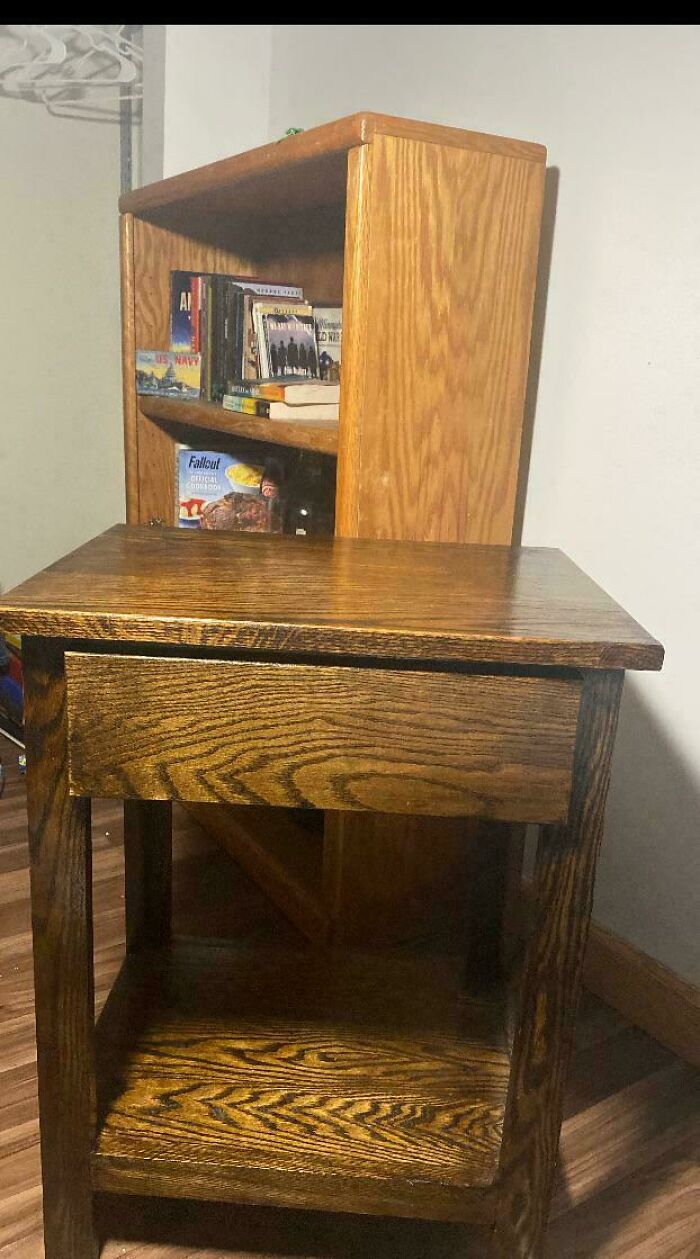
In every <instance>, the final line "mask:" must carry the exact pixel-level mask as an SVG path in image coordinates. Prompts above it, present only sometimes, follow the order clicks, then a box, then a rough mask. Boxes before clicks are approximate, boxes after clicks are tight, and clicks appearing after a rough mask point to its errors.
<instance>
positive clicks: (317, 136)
mask: <svg viewBox="0 0 700 1259" xmlns="http://www.w3.org/2000/svg"><path fill="white" fill-rule="evenodd" d="M376 135H391V136H396V137H398V138H405V139H415V140H423V141H426V142H427V143H432V144H442V145H449V146H450V147H458V148H465V149H474V150H476V151H478V152H485V153H494V154H500V155H502V156H506V157H515V158H521V159H523V160H525V161H530V162H538V163H543V162H544V161H545V160H546V155H547V151H546V149H545V148H544V147H543V146H542V145H541V144H533V143H530V142H528V141H524V140H511V139H508V138H506V137H503V136H492V135H483V134H481V133H480V132H476V131H464V130H462V129H461V128H458V127H443V126H439V125H437V124H435V123H424V122H415V121H413V120H411V119H408V118H393V117H390V116H389V115H387V114H374V113H359V114H352V115H350V116H349V117H347V118H341V119H338V120H337V121H335V122H329V123H324V124H323V126H320V127H313V128H312V129H311V130H309V131H302V132H299V133H298V134H296V135H291V136H284V137H283V138H282V139H280V140H275V141H273V143H271V144H265V145H262V146H261V147H260V148H256V149H250V150H249V151H248V152H246V153H239V154H236V155H235V156H233V157H227V158H224V159H223V160H222V161H219V162H213V163H212V164H211V165H209V166H200V167H198V168H197V169H196V170H192V171H187V172H185V173H184V174H181V175H172V176H171V177H170V178H168V179H162V180H160V181H159V182H157V183H154V184H147V185H146V186H145V187H143V188H137V189H135V190H134V191H133V192H128V193H125V194H124V195H123V196H122V197H121V199H120V202H119V208H120V210H121V211H122V213H131V214H136V215H140V216H143V217H145V218H150V219H153V220H155V221H158V220H159V219H161V218H162V219H164V220H165V221H166V222H167V218H168V214H169V212H170V213H173V212H174V213H179V214H182V212H183V210H186V211H187V212H191V213H194V212H198V213H203V214H212V213H216V212H225V211H226V210H227V209H228V208H230V207H234V206H235V207H240V208H242V209H250V208H252V207H253V206H254V205H255V202H256V200H257V199H258V198H260V199H261V208H264V199H265V198H266V196H267V194H268V193H269V192H270V191H271V190H274V191H277V192H278V195H279V197H280V199H281V198H282V196H284V195H286V196H289V197H290V198H292V200H293V201H297V202H298V201H299V198H300V195H301V192H300V189H299V188H298V183H299V179H298V178H297V176H299V177H300V178H301V181H302V182H303V184H304V185H305V186H306V201H307V203H308V204H317V205H321V204H329V205H330V204H333V203H334V202H338V201H343V200H344V198H345V182H346V157H347V153H348V150H349V149H353V148H356V147H357V146H359V145H363V144H368V143H370V142H371V140H372V139H373V138H374V136H376ZM295 184H296V185H297V187H295ZM277 185H279V188H277ZM293 191H294V192H296V196H295V197H292V193H293Z"/></svg>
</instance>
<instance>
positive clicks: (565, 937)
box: [493, 671, 623, 1259]
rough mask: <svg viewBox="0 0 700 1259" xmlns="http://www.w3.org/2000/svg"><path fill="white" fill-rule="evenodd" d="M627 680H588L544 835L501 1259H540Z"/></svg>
mask: <svg viewBox="0 0 700 1259" xmlns="http://www.w3.org/2000/svg"><path fill="white" fill-rule="evenodd" d="M622 681H623V674H622V673H619V672H612V671H611V672H596V673H590V674H587V675H586V677H585V680H584V686H583V695H582V700H581V710H580V716H579V724H578V734H577V740H576V750H575V755H574V775H573V785H572V797H571V806H570V810H569V817H568V821H567V824H566V825H565V826H560V827H543V828H542V831H541V835H540V842H539V847H538V852H537V864H536V872H535V882H534V894H535V908H534V918H533V923H532V930H531V935H530V939H529V942H528V946H527V951H526V959H525V967H524V972H523V980H522V989H521V997H520V1012H519V1022H518V1025H517V1028H516V1033H515V1039H514V1044H513V1055H512V1069H511V1083H510V1093H509V1098H508V1105H507V1108H506V1116H505V1124H504V1134H503V1146H502V1153H501V1168H500V1174H499V1188H498V1193H497V1207H496V1214H495V1229H494V1235H493V1250H494V1255H497V1256H499V1257H500V1259H540V1256H541V1255H542V1253H543V1251H542V1247H543V1240H544V1233H545V1229H546V1225H547V1217H548V1214H549V1206H550V1199H551V1195H552V1188H553V1183H554V1172H555V1165H556V1158H557V1149H558V1145H559V1131H560V1128H561V1119H562V1099H563V1089H564V1083H565V1079H566V1072H567V1068H568V1063H569V1057H570V1051H571V1045H572V1039H573V1028H574V1020H575V1016H576V1006H577V1001H578V994H579V987H580V980H581V971H582V966H583V957H584V952H585V947H586V942H587V938H588V927H589V922H590V915H591V904H592V899H593V884H594V879H595V867H596V861H597V857H598V850H599V847H600V841H601V838H602V831H603V814H604V809H605V799H606V796H607V790H608V783H609V778H610V757H611V754H612V748H613V742H614V737H615V727H616V724H617V712H618V706H619V700H620V692H621V689H622Z"/></svg>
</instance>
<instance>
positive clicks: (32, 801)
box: [23, 638, 98, 1259]
mask: <svg viewBox="0 0 700 1259" xmlns="http://www.w3.org/2000/svg"><path fill="white" fill-rule="evenodd" d="M63 660H64V658H63V650H62V647H61V644H60V643H57V642H53V641H50V640H43V641H38V640H35V639H32V638H25V639H24V641H23V663H24V678H25V724H26V731H27V805H28V812H29V851H30V858H31V890H32V925H33V933H34V988H35V1000H36V1038H37V1058H38V1076H39V1099H40V1105H41V1111H42V1125H41V1161H42V1170H43V1181H44V1242H45V1248H46V1259H96V1257H97V1253H98V1245H97V1238H96V1235H95V1231H94V1227H93V1218H92V1194H91V1191H90V1168H89V1157H90V1149H91V1146H92V1140H93V1135H94V1125H95V1095H94V1094H95V1075H94V1062H93V1019H94V991H93V971H92V888H91V847H90V801H89V800H76V799H74V798H72V797H71V796H70V795H69V793H68V767H67V758H66V730H65V727H66V704H65V676H64V668H63Z"/></svg>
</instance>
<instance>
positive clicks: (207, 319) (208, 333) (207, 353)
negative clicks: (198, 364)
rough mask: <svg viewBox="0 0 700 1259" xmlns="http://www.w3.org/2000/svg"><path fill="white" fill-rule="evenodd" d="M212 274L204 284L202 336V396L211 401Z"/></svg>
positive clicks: (206, 400) (205, 279) (206, 278)
mask: <svg viewBox="0 0 700 1259" xmlns="http://www.w3.org/2000/svg"><path fill="white" fill-rule="evenodd" d="M211 287H212V285H211V276H209V275H208V276H206V277H205V278H204V283H203V285H202V298H203V305H202V312H203V316H204V320H203V327H202V337H203V346H204V358H203V360H202V398H203V399H204V401H205V402H211V368H212V363H211V360H212V293H211Z"/></svg>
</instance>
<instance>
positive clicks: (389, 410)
mask: <svg viewBox="0 0 700 1259" xmlns="http://www.w3.org/2000/svg"><path fill="white" fill-rule="evenodd" d="M371 147H372V152H371V161H369V162H367V161H365V162H364V163H362V165H361V167H360V169H359V170H357V173H356V176H355V184H354V186H353V187H352V188H351V192H352V195H353V198H354V200H355V210H354V220H355V226H354V228H353V232H352V235H351V236H349V237H348V250H352V257H349V256H346V276H347V287H346V291H345V295H344V321H345V322H347V324H348V325H349V327H350V337H349V339H348V342H347V344H346V345H345V346H344V349H343V376H344V378H345V377H347V378H348V380H349V384H348V387H347V390H346V391H345V393H344V394H343V400H342V406H343V421H342V422H343V425H344V426H350V428H351V429H354V428H355V427H358V428H359V430H360V431H359V434H358V435H357V437H356V438H355V439H354V442H353V440H352V438H350V439H349V438H348V436H347V434H344V435H343V442H344V443H346V446H345V448H346V449H347V444H349V443H352V445H353V446H354V449H355V452H356V458H357V464H358V466H357V467H355V468H353V469H352V471H351V472H350V476H351V482H352V484H351V483H348V485H347V487H346V486H345V483H344V479H343V473H342V469H341V473H340V476H339V485H338V490H339V504H338V511H339V522H340V523H339V531H342V533H343V534H348V535H350V536H360V537H384V538H392V539H400V538H409V539H422V540H432V541H448V542H496V543H509V542H510V541H511V536H512V527H513V511H514V503H515V489H516V482H517V471H518V464H519V451H520V430H521V425H522V410H523V399H524V392H525V381H526V375H527V361H528V350H529V342H530V323H531V315H532V303H533V298H534V286H535V275H536V265H537V246H538V238H539V225H540V217H541V209H542V194H543V173H544V172H543V167H541V166H539V165H537V164H534V163H529V162H522V161H518V160H517V159H514V158H507V157H495V156H493V155H486V154H483V153H477V152H472V151H468V150H462V149H456V148H446V149H441V148H439V147H437V146H435V145H432V144H425V143H422V142H420V141H413V140H406V139H400V138H397V137H394V136H381V137H375V139H374V141H373V143H372V146H371ZM356 165H357V164H356ZM358 273H359V274H361V275H362V277H363V281H362V283H360V284H358V283H357V282H356V279H355V277H356V276H357V274H358ZM399 276H400V277H401V281H402V282H401V283H400V284H397V277H399ZM356 304H359V305H358V308H357V309H356ZM389 310H390V311H391V318H387V317H386V312H387V311H389ZM367 328H372V329H373V332H372V335H371V336H366V329H367ZM353 329H355V330H356V335H353ZM361 329H364V330H365V335H364V336H363V335H362V332H361V331H360V330H361ZM419 345H420V346H422V347H423V350H422V351H421V353H416V352H415V347H416V346H419ZM425 347H428V352H427V355H426V350H425ZM343 383H344V382H343ZM379 487H381V492H378V489H379ZM351 490H352V491H353V498H352V500H350V499H349V498H346V495H348V496H349V494H350V492H351Z"/></svg>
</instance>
